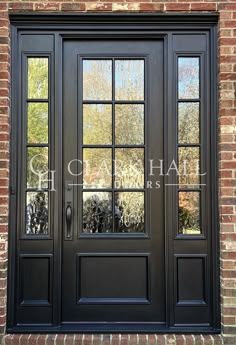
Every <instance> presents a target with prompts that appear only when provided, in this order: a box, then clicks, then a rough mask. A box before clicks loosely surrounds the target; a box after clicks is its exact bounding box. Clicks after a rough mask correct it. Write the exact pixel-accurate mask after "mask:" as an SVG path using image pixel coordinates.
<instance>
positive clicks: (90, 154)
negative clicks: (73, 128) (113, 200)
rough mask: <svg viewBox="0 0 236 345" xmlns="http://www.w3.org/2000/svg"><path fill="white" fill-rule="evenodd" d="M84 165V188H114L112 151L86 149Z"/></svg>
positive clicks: (84, 151)
mask: <svg viewBox="0 0 236 345" xmlns="http://www.w3.org/2000/svg"><path fill="white" fill-rule="evenodd" d="M83 163H84V164H83V179H84V182H83V183H84V188H111V187H112V151H111V149H98V148H95V149H94V148H93V149H84V150H83Z"/></svg>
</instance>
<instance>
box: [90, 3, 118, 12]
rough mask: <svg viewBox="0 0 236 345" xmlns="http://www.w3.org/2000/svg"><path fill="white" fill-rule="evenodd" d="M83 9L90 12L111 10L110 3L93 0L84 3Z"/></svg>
mask: <svg viewBox="0 0 236 345" xmlns="http://www.w3.org/2000/svg"><path fill="white" fill-rule="evenodd" d="M85 10H86V11H90V12H96V11H101V12H107V11H108V12H109V11H110V12H111V11H112V4H111V3H110V4H108V3H99V2H93V3H90V2H89V3H85Z"/></svg>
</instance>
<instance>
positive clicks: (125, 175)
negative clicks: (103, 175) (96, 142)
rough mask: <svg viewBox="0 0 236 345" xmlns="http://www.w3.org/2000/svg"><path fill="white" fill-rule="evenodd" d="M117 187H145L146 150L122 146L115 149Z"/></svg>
mask: <svg viewBox="0 0 236 345" xmlns="http://www.w3.org/2000/svg"><path fill="white" fill-rule="evenodd" d="M115 187H116V188H143V187H144V150H143V149H138V148H137V149H136V148H122V149H116V150H115Z"/></svg>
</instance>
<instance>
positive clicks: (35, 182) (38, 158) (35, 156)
mask: <svg viewBox="0 0 236 345" xmlns="http://www.w3.org/2000/svg"><path fill="white" fill-rule="evenodd" d="M27 159H28V174H27V187H28V188H38V187H40V188H47V186H48V185H47V182H42V185H41V186H39V180H40V176H39V175H40V174H42V175H43V176H42V180H44V179H45V180H47V178H48V177H47V174H46V172H47V171H48V149H47V148H46V147H30V148H28V157H27Z"/></svg>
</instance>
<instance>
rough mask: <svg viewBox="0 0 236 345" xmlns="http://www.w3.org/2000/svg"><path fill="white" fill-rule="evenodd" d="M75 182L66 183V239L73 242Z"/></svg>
mask: <svg viewBox="0 0 236 345" xmlns="http://www.w3.org/2000/svg"><path fill="white" fill-rule="evenodd" d="M72 187H73V181H66V182H65V204H64V205H65V206H64V207H65V218H64V239H65V240H66V241H72V240H73V200H74V197H73V188H72Z"/></svg>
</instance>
